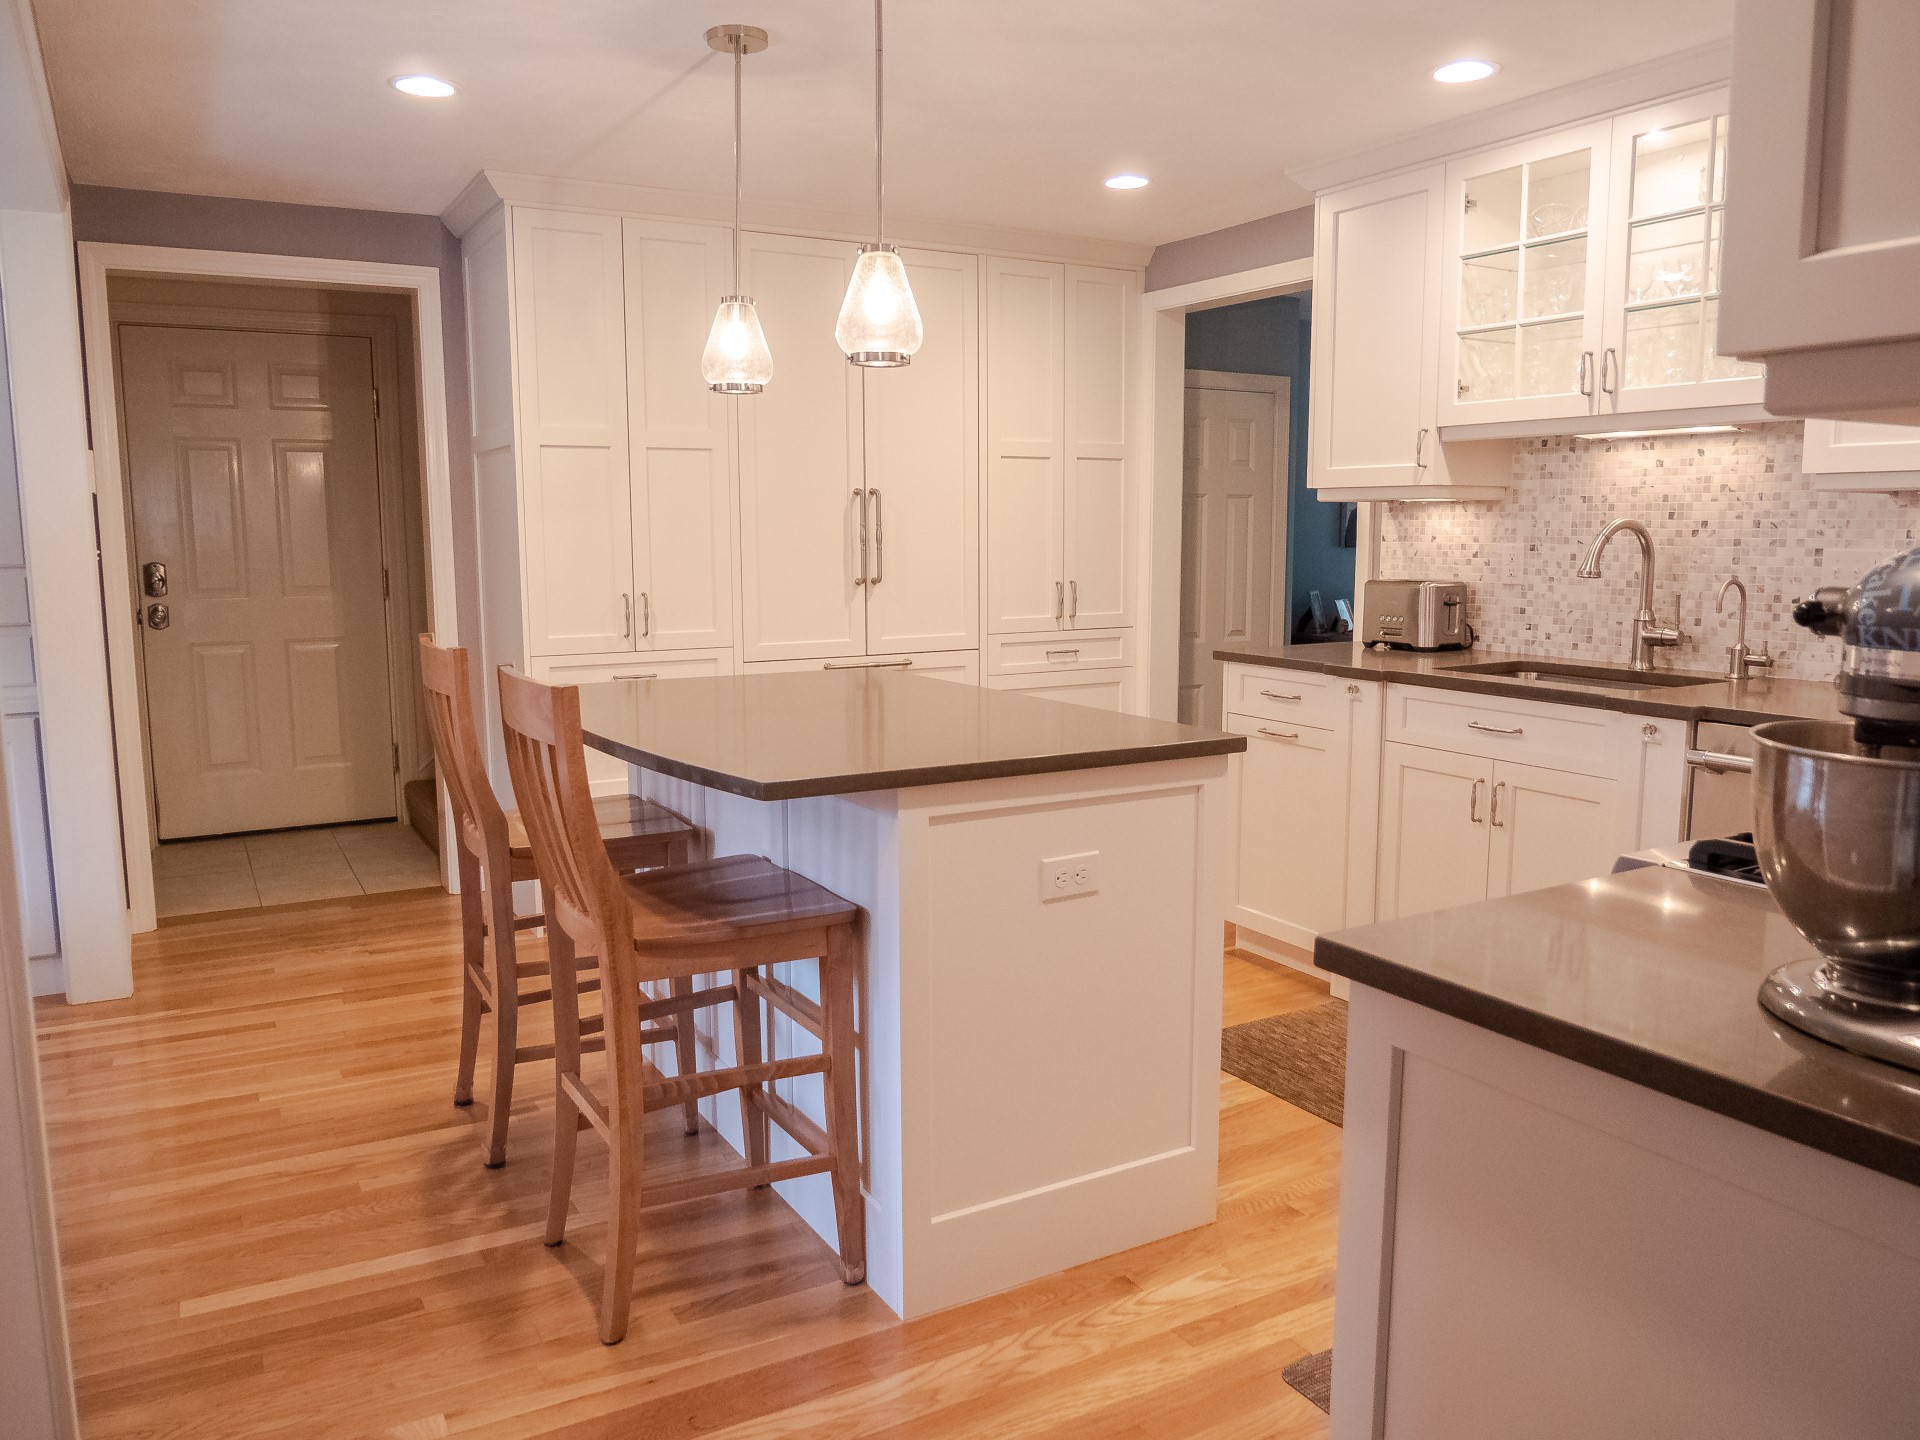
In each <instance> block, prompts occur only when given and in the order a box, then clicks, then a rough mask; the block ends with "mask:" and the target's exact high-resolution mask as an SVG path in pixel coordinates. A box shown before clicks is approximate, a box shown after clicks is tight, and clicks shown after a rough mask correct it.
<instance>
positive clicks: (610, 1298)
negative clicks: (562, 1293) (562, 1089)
mask: <svg viewBox="0 0 1920 1440" xmlns="http://www.w3.org/2000/svg"><path fill="white" fill-rule="evenodd" d="M601 972H602V975H603V976H604V975H608V974H611V973H612V971H611V967H610V966H606V965H604V964H603V965H602V967H601ZM613 1000H614V997H613V996H611V995H609V996H608V997H607V1006H608V1010H609V1012H610V1013H609V1014H608V1015H607V1022H606V1024H607V1068H608V1072H609V1075H610V1077H611V1079H612V1082H613V1086H614V1092H613V1095H612V1097H611V1098H610V1101H609V1103H608V1105H607V1192H608V1194H607V1272H606V1278H605V1280H604V1281H603V1282H602V1283H601V1288H600V1343H601V1344H603V1345H617V1344H619V1343H620V1341H621V1340H622V1339H624V1338H625V1337H626V1333H627V1316H628V1312H629V1311H630V1310H631V1309H632V1306H633V1267H634V1260H635V1253H634V1252H635V1250H636V1249H637V1248H638V1246H639V1243H640V1173H641V1171H640V1166H641V1162H642V1160H643V1159H644V1158H645V1150H644V1146H645V1139H644V1135H645V1126H646V1100H645V1094H644V1083H643V1082H642V1080H641V1078H640V1067H639V1065H638V1064H636V1063H634V1062H635V1061H637V1060H638V1058H639V1038H640V1035H639V1030H640V1020H639V1015H638V1012H637V1010H636V1009H635V1008H633V1007H630V1006H629V1007H622V1008H620V1009H616V1008H615V1007H614V1004H613ZM623 1060H624V1062H625V1063H624V1065H623V1064H622V1062H623Z"/></svg>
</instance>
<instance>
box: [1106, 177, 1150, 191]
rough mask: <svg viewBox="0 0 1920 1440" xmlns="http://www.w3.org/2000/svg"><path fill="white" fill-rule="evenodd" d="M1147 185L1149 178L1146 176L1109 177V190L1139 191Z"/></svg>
mask: <svg viewBox="0 0 1920 1440" xmlns="http://www.w3.org/2000/svg"><path fill="white" fill-rule="evenodd" d="M1146 183H1147V177H1146V176H1144V175H1109V176H1108V177H1107V188H1108V189H1109V190H1138V189H1139V188H1140V187H1141V186H1142V185H1145V184H1146Z"/></svg>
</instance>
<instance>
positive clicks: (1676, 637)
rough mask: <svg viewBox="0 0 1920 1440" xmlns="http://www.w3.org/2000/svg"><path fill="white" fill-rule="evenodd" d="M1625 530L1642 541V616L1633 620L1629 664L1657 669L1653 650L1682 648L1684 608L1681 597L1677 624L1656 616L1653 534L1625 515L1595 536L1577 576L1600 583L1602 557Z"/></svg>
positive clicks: (1676, 606)
mask: <svg viewBox="0 0 1920 1440" xmlns="http://www.w3.org/2000/svg"><path fill="white" fill-rule="evenodd" d="M1622 530H1625V531H1626V532H1627V533H1628V534H1629V535H1631V536H1633V538H1634V539H1636V540H1638V541H1639V542H1640V613H1639V614H1637V615H1635V616H1634V617H1633V648H1632V658H1631V660H1630V661H1629V664H1630V665H1631V667H1632V668H1633V669H1635V670H1651V669H1653V655H1652V650H1653V647H1654V646H1656V645H1658V646H1661V647H1671V646H1674V645H1678V644H1679V643H1680V641H1681V638H1682V636H1681V632H1680V624H1679V620H1678V612H1679V609H1680V597H1679V596H1678V595H1675V596H1674V597H1673V608H1674V611H1675V621H1674V623H1673V624H1671V625H1663V624H1661V623H1660V619H1659V617H1658V616H1656V615H1655V614H1654V613H1653V535H1652V533H1651V532H1649V531H1648V529H1647V527H1646V526H1644V525H1642V524H1641V523H1640V522H1639V521H1638V520H1632V519H1629V518H1628V517H1626V516H1624V515H1622V516H1621V517H1620V518H1619V519H1617V520H1609V521H1608V522H1607V524H1606V528H1605V529H1603V530H1602V531H1601V532H1600V533H1599V534H1598V535H1596V536H1594V537H1593V544H1591V545H1589V546H1588V547H1587V554H1586V558H1585V559H1583V560H1582V561H1581V562H1580V568H1579V569H1578V570H1577V571H1575V572H1574V573H1575V574H1577V575H1578V576H1579V577H1580V578H1581V579H1582V580H1598V579H1599V578H1600V556H1601V554H1602V553H1603V552H1604V551H1605V550H1606V548H1607V544H1608V542H1609V541H1611V540H1612V539H1613V537H1614V536H1616V535H1618V534H1619V533H1620V532H1621V531H1622Z"/></svg>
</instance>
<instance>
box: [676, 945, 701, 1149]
mask: <svg viewBox="0 0 1920 1440" xmlns="http://www.w3.org/2000/svg"><path fill="white" fill-rule="evenodd" d="M669 983H670V985H671V987H672V994H673V998H674V999H676V1000H684V999H686V998H688V997H689V996H691V995H692V994H693V977H692V976H690V975H676V976H675V977H674V978H673V979H672V981H671V982H669ZM697 1053H698V1052H697V1051H696V1050H695V1048H694V1041H693V1011H692V1010H690V1009H689V1010H682V1011H681V1012H680V1013H679V1014H678V1015H675V1016H674V1017H673V1058H674V1064H675V1067H676V1068H677V1069H678V1070H679V1072H680V1073H681V1074H682V1075H691V1074H693V1072H694V1071H695V1070H697V1069H698V1068H699V1062H698V1061H697V1060H696V1058H695V1056H696V1055H697ZM680 1116H681V1119H682V1121H683V1122H684V1123H685V1125H686V1130H687V1134H689V1135H698V1134H699V1133H700V1102H699V1101H698V1100H689V1101H687V1102H686V1104H684V1105H682V1106H681V1107H680Z"/></svg>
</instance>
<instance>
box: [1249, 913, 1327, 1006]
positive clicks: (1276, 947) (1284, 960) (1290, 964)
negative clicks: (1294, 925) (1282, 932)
mask: <svg viewBox="0 0 1920 1440" xmlns="http://www.w3.org/2000/svg"><path fill="white" fill-rule="evenodd" d="M1290 928H1291V927H1290ZM1294 933H1295V934H1298V935H1304V936H1305V937H1306V940H1305V943H1302V942H1300V941H1298V940H1293V939H1288V938H1284V937H1282V938H1276V937H1274V936H1270V935H1263V934H1261V933H1260V932H1259V931H1258V930H1253V929H1250V928H1248V927H1247V926H1245V925H1243V924H1241V923H1239V922H1238V921H1235V922H1234V927H1233V947H1234V949H1236V950H1245V951H1246V952H1247V953H1248V954H1249V955H1258V956H1259V957H1260V958H1261V959H1262V960H1270V961H1272V962H1273V963H1274V964H1276V965H1285V966H1286V967H1287V968H1288V969H1290V970H1298V971H1300V972H1301V973H1302V974H1303V975H1311V976H1313V978H1314V979H1316V980H1324V981H1326V982H1327V985H1328V987H1329V988H1330V989H1331V990H1332V991H1333V993H1334V996H1335V997H1336V998H1338V999H1341V1000H1344V999H1346V998H1347V991H1348V990H1349V989H1351V988H1352V982H1351V981H1349V980H1348V979H1347V978H1346V977H1345V976H1344V975H1335V974H1334V973H1333V972H1332V971H1331V970H1322V969H1321V968H1320V967H1319V966H1318V965H1315V964H1314V963H1313V962H1312V961H1311V960H1303V959H1302V958H1301V956H1300V951H1302V950H1307V951H1311V950H1312V949H1313V940H1314V937H1313V936H1312V935H1311V934H1310V933H1308V932H1307V931H1305V930H1296V931H1295V932H1294Z"/></svg>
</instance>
